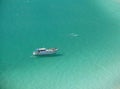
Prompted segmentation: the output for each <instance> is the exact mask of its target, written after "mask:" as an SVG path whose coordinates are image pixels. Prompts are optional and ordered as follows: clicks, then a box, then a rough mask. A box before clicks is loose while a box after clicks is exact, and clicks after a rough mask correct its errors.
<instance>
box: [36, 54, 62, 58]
mask: <svg viewBox="0 0 120 89" xmlns="http://www.w3.org/2000/svg"><path fill="white" fill-rule="evenodd" d="M59 56H63V54H50V55H39V56H36V57H38V58H41V57H59Z"/></svg>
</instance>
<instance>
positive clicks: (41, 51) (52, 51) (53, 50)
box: [33, 48, 58, 56]
mask: <svg viewBox="0 0 120 89" xmlns="http://www.w3.org/2000/svg"><path fill="white" fill-rule="evenodd" d="M57 50H58V49H57V48H49V49H47V48H38V49H36V50H35V51H34V52H33V55H34V56H40V55H51V54H55V53H56V52H57Z"/></svg>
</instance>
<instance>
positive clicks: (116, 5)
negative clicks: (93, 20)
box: [98, 0, 120, 20]
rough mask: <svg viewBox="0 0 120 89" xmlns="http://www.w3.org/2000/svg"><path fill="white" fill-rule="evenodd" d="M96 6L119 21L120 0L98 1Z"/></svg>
mask: <svg viewBox="0 0 120 89" xmlns="http://www.w3.org/2000/svg"><path fill="white" fill-rule="evenodd" d="M98 5H99V6H100V8H101V9H102V10H104V11H105V12H106V13H107V14H108V15H109V16H111V17H112V18H115V19H117V20H120V0H99V1H98Z"/></svg>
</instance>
